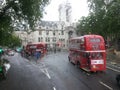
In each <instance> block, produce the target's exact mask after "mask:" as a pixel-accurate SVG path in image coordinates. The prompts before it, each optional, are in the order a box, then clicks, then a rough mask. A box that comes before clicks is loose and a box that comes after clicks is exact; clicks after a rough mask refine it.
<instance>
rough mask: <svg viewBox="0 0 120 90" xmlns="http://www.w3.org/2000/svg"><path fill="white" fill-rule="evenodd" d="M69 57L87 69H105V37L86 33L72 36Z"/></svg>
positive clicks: (94, 70)
mask: <svg viewBox="0 0 120 90" xmlns="http://www.w3.org/2000/svg"><path fill="white" fill-rule="evenodd" d="M68 59H69V61H70V62H72V63H74V64H76V65H78V66H79V67H80V68H82V69H84V70H86V71H93V72H96V71H105V70H106V50H105V42H104V39H103V37H102V36H100V35H84V36H81V37H75V38H71V39H70V40H69V56H68Z"/></svg>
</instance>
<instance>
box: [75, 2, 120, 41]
mask: <svg viewBox="0 0 120 90" xmlns="http://www.w3.org/2000/svg"><path fill="white" fill-rule="evenodd" d="M88 6H89V10H90V13H89V15H88V16H87V17H83V18H81V20H80V21H79V25H78V27H77V33H78V34H88V33H89V32H91V33H92V34H100V35H102V36H104V38H108V37H109V38H110V40H115V39H116V38H120V0H111V1H110V0H88Z"/></svg>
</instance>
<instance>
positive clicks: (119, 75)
mask: <svg viewBox="0 0 120 90" xmlns="http://www.w3.org/2000/svg"><path fill="white" fill-rule="evenodd" d="M116 80H117V84H118V85H119V86H120V74H118V75H117V76H116Z"/></svg>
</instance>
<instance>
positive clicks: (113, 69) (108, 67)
mask: <svg viewBox="0 0 120 90" xmlns="http://www.w3.org/2000/svg"><path fill="white" fill-rule="evenodd" d="M107 68H108V69H111V70H113V71H115V72H120V71H119V70H116V69H113V68H111V67H107Z"/></svg>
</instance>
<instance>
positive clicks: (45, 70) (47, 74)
mask: <svg viewBox="0 0 120 90" xmlns="http://www.w3.org/2000/svg"><path fill="white" fill-rule="evenodd" d="M41 71H42V72H43V73H44V74H45V75H46V76H47V77H48V78H49V79H51V77H50V74H49V73H48V71H47V69H46V68H45V69H41Z"/></svg>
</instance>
